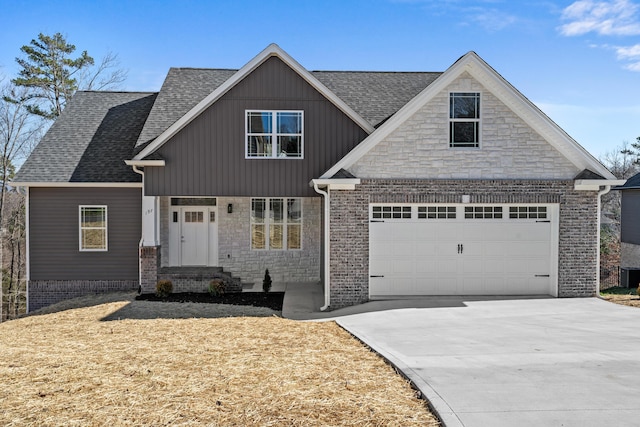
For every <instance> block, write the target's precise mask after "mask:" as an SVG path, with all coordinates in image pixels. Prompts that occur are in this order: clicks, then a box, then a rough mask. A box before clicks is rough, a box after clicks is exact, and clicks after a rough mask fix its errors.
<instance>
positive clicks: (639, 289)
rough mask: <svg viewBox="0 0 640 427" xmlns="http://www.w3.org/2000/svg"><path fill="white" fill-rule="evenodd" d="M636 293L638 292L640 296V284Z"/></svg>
mask: <svg viewBox="0 0 640 427" xmlns="http://www.w3.org/2000/svg"><path fill="white" fill-rule="evenodd" d="M636 293H637V294H638V298H640V285H638V288H637V289H636Z"/></svg>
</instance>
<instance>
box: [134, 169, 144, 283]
mask: <svg viewBox="0 0 640 427" xmlns="http://www.w3.org/2000/svg"><path fill="white" fill-rule="evenodd" d="M131 166H132V168H133V171H134V172H135V173H137V174H140V175H142V198H144V171H141V170H140V169H138V166H137V165H131ZM140 220H141V221H142V218H140ZM142 242H144V236H143V235H142V231H141V232H140V242H138V292H139V290H140V289H142V257H141V256H140V255H141V253H140V249H141V248H142Z"/></svg>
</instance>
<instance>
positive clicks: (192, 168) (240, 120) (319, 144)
mask: <svg viewBox="0 0 640 427" xmlns="http://www.w3.org/2000/svg"><path fill="white" fill-rule="evenodd" d="M248 109H265V110H266V109H269V110H271V109H273V110H304V159H270V160H265V159H245V142H244V139H245V133H244V126H245V110H248ZM366 135H367V134H366V132H365V131H364V130H362V129H361V128H360V127H359V126H358V125H356V124H355V123H354V122H353V121H352V120H351V119H350V118H349V117H347V116H346V115H345V114H344V113H342V112H341V111H340V110H339V109H337V108H336V107H335V106H334V105H333V104H332V103H331V102H330V101H328V100H327V99H326V98H325V97H323V96H322V95H321V94H320V93H319V92H318V91H316V90H315V89H313V88H312V87H311V86H310V85H309V84H308V83H307V82H306V81H305V80H304V79H302V78H301V77H300V76H299V75H298V74H296V73H295V72H294V71H293V70H291V69H290V68H289V67H288V66H287V65H286V64H284V63H283V62H282V61H281V60H280V59H277V58H270V59H269V60H267V61H266V62H265V63H264V64H262V65H261V66H260V67H259V68H258V69H256V70H255V71H254V72H253V73H251V74H250V75H249V76H247V77H246V78H245V79H244V80H243V81H241V82H240V83H238V84H237V85H236V86H235V87H234V88H233V89H232V90H230V91H229V92H228V93H227V94H225V96H223V97H222V98H221V99H220V100H218V101H217V102H216V103H215V104H214V105H212V106H211V107H210V108H209V109H208V110H206V111H205V112H203V113H202V114H201V115H200V116H199V117H197V118H196V119H194V120H193V121H192V122H191V123H190V124H189V125H187V126H186V127H185V128H184V129H182V130H181V131H180V132H179V133H178V134H176V135H175V136H174V137H173V138H172V140H171V141H168V142H167V143H166V144H165V145H164V146H163V147H161V148H160V149H159V150H158V152H159V154H160V155H161V156H162V158H163V159H165V161H166V166H164V167H162V168H158V167H148V168H145V190H146V194H147V195H161V196H169V195H181V196H205V195H210V196H265V197H268V196H273V197H276V196H314V195H316V193H315V192H314V191H313V189H311V188H309V185H308V183H309V180H311V179H312V178H317V177H319V176H320V175H321V174H322V173H324V172H325V171H326V170H327V169H329V168H330V167H331V166H333V164H335V163H336V162H337V161H338V160H339V159H341V158H342V157H344V156H345V155H346V154H347V153H348V152H349V151H351V149H352V148H353V147H355V146H356V145H357V144H358V143H359V142H360V141H362V140H363V139H364V138H365V137H366Z"/></svg>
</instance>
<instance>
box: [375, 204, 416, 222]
mask: <svg viewBox="0 0 640 427" xmlns="http://www.w3.org/2000/svg"><path fill="white" fill-rule="evenodd" d="M371 214H372V215H371V216H372V218H373V219H385V218H386V219H391V218H395V219H411V206H374V207H373V209H372V212H371Z"/></svg>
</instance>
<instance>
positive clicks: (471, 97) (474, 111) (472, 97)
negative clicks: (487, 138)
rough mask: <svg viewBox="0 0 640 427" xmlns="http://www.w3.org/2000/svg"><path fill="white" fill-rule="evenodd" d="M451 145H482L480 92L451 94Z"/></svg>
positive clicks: (467, 146) (473, 146)
mask: <svg viewBox="0 0 640 427" xmlns="http://www.w3.org/2000/svg"><path fill="white" fill-rule="evenodd" d="M449 147H455V148H458V147H462V148H477V147H480V93H478V92H453V93H450V94H449Z"/></svg>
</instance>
